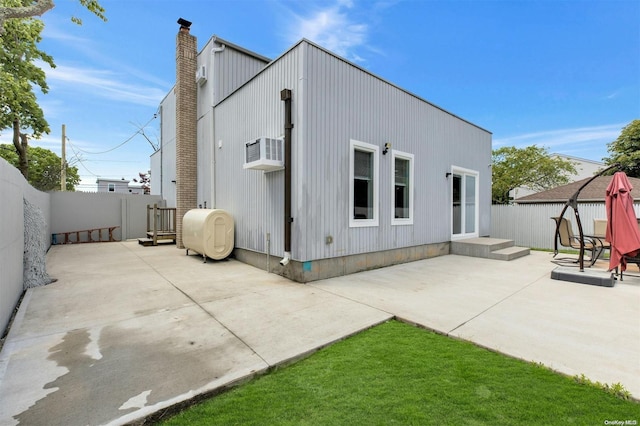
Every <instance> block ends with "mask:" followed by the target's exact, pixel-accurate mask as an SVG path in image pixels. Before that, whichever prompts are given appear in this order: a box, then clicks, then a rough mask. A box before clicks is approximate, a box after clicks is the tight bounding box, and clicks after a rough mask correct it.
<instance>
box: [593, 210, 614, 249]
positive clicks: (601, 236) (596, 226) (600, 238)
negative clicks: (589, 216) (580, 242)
mask: <svg viewBox="0 0 640 426" xmlns="http://www.w3.org/2000/svg"><path fill="white" fill-rule="evenodd" d="M606 236H607V219H593V237H594V240H595V242H596V244H601V245H602V247H601V248H600V250H599V253H598V257H600V256H602V253H604V251H605V250H611V243H610V242H609V241H607V238H606Z"/></svg>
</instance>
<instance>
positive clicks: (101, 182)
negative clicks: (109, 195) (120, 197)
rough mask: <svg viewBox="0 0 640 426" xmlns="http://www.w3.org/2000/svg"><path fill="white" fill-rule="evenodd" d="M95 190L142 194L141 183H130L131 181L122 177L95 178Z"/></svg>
mask: <svg viewBox="0 0 640 426" xmlns="http://www.w3.org/2000/svg"><path fill="white" fill-rule="evenodd" d="M96 185H97V192H114V193H117V194H144V188H143V187H142V185H141V184H137V183H133V184H132V183H131V181H129V180H126V179H125V178H122V179H106V178H98V179H97V180H96Z"/></svg>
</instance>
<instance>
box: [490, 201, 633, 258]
mask: <svg viewBox="0 0 640 426" xmlns="http://www.w3.org/2000/svg"><path fill="white" fill-rule="evenodd" d="M563 208H564V203H557V204H513V205H493V206H491V236H492V237H494V238H506V239H509V240H514V241H515V243H516V245H518V246H522V247H530V248H542V249H553V236H554V233H555V222H554V221H553V220H552V219H551V218H552V217H554V216H559V215H560V213H561V212H562V209H563ZM634 209H635V212H636V216H637V217H638V216H640V203H636V204H634ZM578 212H579V214H580V222H581V223H582V230H583V232H584V233H585V234H587V235H589V234H592V233H593V220H594V219H606V218H607V214H606V210H605V206H604V203H580V204H578ZM564 217H565V218H566V219H568V220H570V221H571V225H572V226H573V231H574V233H575V234H577V233H578V226H577V224H576V219H575V215H574V211H573V209H572V208H571V207H569V208H568V209H567V212H566V213H565V216H564Z"/></svg>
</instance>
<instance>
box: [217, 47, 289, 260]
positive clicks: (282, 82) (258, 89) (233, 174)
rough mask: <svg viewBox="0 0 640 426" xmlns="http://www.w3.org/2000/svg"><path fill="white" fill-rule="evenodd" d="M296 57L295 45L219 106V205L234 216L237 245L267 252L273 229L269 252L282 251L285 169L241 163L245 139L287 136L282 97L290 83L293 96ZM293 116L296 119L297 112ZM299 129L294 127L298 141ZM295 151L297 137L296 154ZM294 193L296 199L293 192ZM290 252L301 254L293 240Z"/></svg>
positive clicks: (278, 252)
mask: <svg viewBox="0 0 640 426" xmlns="http://www.w3.org/2000/svg"><path fill="white" fill-rule="evenodd" d="M297 61H298V54H297V51H296V50H294V51H292V52H290V53H289V54H287V55H285V56H284V57H282V58H281V59H280V60H279V61H278V62H277V63H275V64H273V65H272V66H270V67H269V68H267V69H265V70H264V71H262V72H261V73H260V75H259V76H258V77H256V78H254V79H252V80H251V81H249V82H248V83H247V84H245V85H244V86H242V87H241V88H240V89H239V90H238V91H236V92H235V93H234V95H233V96H232V97H229V98H228V99H225V100H224V101H223V102H221V103H220V104H219V105H218V106H217V107H216V113H215V121H216V138H215V140H216V142H215V143H216V149H215V150H216V153H215V157H216V168H215V169H216V207H217V208H221V209H225V210H228V211H229V212H230V213H231V214H232V215H233V216H234V219H235V221H236V241H235V245H236V247H239V248H244V249H248V250H254V251H258V252H266V248H267V247H266V239H267V234H270V235H271V253H272V254H274V255H282V254H283V252H284V231H283V229H284V228H283V224H284V214H283V211H284V171H276V172H270V173H264V172H262V171H257V170H244V169H243V168H242V166H243V164H244V147H245V143H246V142H248V141H250V140H252V139H256V138H258V137H261V136H268V137H282V136H283V134H284V102H282V101H281V100H280V91H281V90H282V89H284V88H291V89H292V90H293V91H294V102H295V96H296V94H295V89H296V84H297V68H298V62H297ZM294 111H295V107H294ZM293 121H294V122H296V117H295V116H294V118H293ZM295 131H296V129H295V128H294V131H293V133H294V135H293V139H294V141H295V140H296V136H295ZM218 141H222V148H217V144H218ZM295 155H296V148H295V143H294V145H293V156H294V158H295ZM292 174H293V179H294V180H295V179H298V178H299V176H298V173H297V171H296V169H295V168H294V169H293V173H292ZM292 196H293V198H294V199H293V200H292V203H295V194H292ZM294 216H295V214H294ZM296 227H297V221H294V225H293V229H292V234H293V235H295V234H297V233H299V231H298V230H297V229H296ZM292 252H293V257H294V259H299V258H300V257H299V254H297V252H296V246H295V244H294V243H293V241H292Z"/></svg>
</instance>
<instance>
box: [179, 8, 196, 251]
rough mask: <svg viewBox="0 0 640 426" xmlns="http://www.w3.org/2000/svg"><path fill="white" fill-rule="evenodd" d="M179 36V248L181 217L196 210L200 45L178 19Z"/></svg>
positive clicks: (186, 23)
mask: <svg viewBox="0 0 640 426" xmlns="http://www.w3.org/2000/svg"><path fill="white" fill-rule="evenodd" d="M178 23H179V24H180V31H179V32H178V35H177V36H176V88H175V92H176V247H177V248H180V249H182V248H184V244H183V243H182V218H183V217H184V215H185V213H186V212H187V211H189V210H190V209H194V208H196V207H197V203H198V189H197V184H198V182H197V177H198V172H197V158H198V152H197V149H198V144H197V134H196V132H197V112H196V107H197V86H196V77H195V75H196V69H197V66H198V64H197V54H198V52H197V43H196V37H194V36H192V35H191V34H190V33H189V27H190V26H191V22H189V21H186V20H184V19H182V18H180V19H179V20H178Z"/></svg>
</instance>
